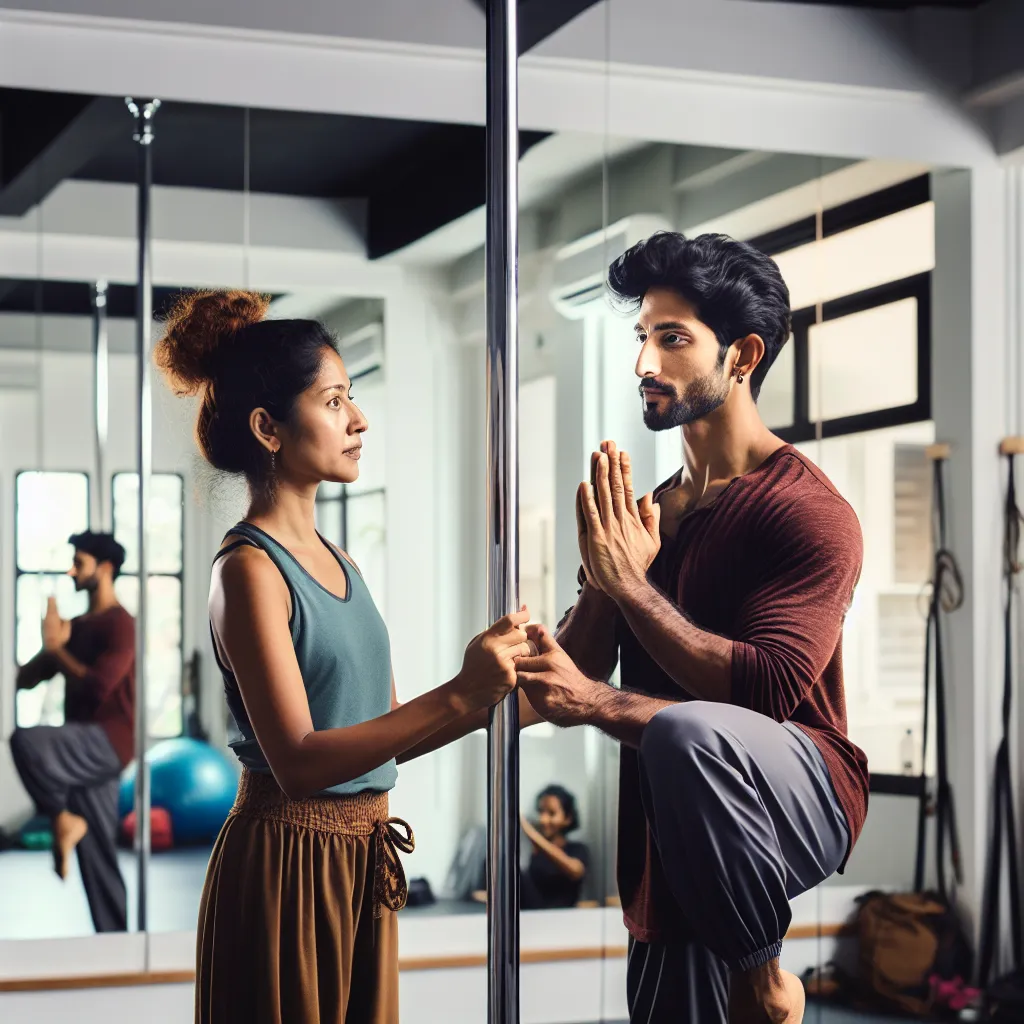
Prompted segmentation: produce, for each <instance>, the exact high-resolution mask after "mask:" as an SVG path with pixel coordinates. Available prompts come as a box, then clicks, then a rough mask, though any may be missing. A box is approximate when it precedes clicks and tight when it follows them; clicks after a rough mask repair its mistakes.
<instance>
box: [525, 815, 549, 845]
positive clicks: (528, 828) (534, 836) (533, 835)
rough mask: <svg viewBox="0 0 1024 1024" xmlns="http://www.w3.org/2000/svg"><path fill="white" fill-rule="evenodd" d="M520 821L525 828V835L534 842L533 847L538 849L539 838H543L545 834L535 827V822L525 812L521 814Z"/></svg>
mask: <svg viewBox="0 0 1024 1024" xmlns="http://www.w3.org/2000/svg"><path fill="white" fill-rule="evenodd" d="M519 823H520V825H522V828H523V835H524V836H526V838H527V839H529V840H530V842H531V843H532V844H533V848H534V849H537V840H538V839H543V836H541V834H540V833H539V832H538V831H537V829H536V828H535V827H534V825H533V822H532V821H530V820H529V818H527V817H526V815H525V814H520V815H519Z"/></svg>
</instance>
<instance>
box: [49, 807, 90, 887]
mask: <svg viewBox="0 0 1024 1024" xmlns="http://www.w3.org/2000/svg"><path fill="white" fill-rule="evenodd" d="M88 831H89V826H88V824H87V823H86V820H85V818H82V817H80V816H79V815H77V814H72V813H71V812H70V811H61V812H60V814H58V815H57V817H56V818H54V819H53V869H54V871H56V872H57V874H58V875H59V876H60V878H61V879H65V878H67V877H68V860H69V858H70V857H71V854H72V853H74V852H75V847H76V846H78V844H79V843H80V842H81V841H82V840H83V839H84V838H85V836H86V833H87V832H88Z"/></svg>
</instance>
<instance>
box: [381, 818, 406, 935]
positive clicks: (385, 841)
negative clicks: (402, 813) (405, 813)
mask: <svg viewBox="0 0 1024 1024" xmlns="http://www.w3.org/2000/svg"><path fill="white" fill-rule="evenodd" d="M399 829H404V830H405V834H404V835H403V834H402V832H400V831H399ZM375 832H376V844H377V857H376V860H377V864H376V870H375V876H376V877H375V878H374V890H375V891H374V896H375V897H376V898H375V899H374V901H373V904H374V906H373V916H374V917H380V915H381V909H382V908H383V907H387V908H388V910H394V911H397V910H401V909H402V907H404V906H405V901H406V900H407V899H408V897H409V883H408V882H407V881H406V878H405V868H404V867H403V866H402V860H401V858H400V857H399V856H398V854H399V852H401V853H412V852H413V850H414V849H416V837H415V836H414V835H413V834H412V829H411V828H410V827H409V824H408V822H405V821H403V820H402V819H401V818H386V819H384V820H383V821H378V822H377V825H376V828H375Z"/></svg>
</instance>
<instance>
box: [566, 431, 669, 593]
mask: <svg viewBox="0 0 1024 1024" xmlns="http://www.w3.org/2000/svg"><path fill="white" fill-rule="evenodd" d="M660 521H661V507H660V506H659V505H657V504H655V502H654V501H653V499H652V496H651V495H650V494H645V495H644V496H643V498H641V499H640V504H639V505H637V502H636V499H635V497H634V495H633V474H632V470H631V466H630V461H629V455H628V454H627V453H626V452H619V451H618V449H617V448H616V447H615V443H614V442H612V441H606V442H604V444H602V445H601V451H600V452H595V453H594V481H593V483H592V484H591V483H582V484H580V487H579V490H578V491H577V494H576V524H577V531H578V534H579V543H580V555H581V557H582V558H583V567H584V570H585V571H586V574H587V580H588V581H589V582H592V583H593V585H594V586H596V587H598V588H599V589H601V590H603V591H604V592H605V593H607V594H608V595H609V596H610V597H613V598H614V597H616V596H617V595H619V594H621V593H622V591H623V590H624V589H625V588H628V587H629V586H631V585H634V584H636V583H642V582H643V581H644V580H645V579H646V577H647V570H648V568H649V567H650V565H651V562H653V561H654V558H655V556H656V555H657V553H658V551H659V549H660V548H661V534H660V532H659V529H658V526H659V523H660Z"/></svg>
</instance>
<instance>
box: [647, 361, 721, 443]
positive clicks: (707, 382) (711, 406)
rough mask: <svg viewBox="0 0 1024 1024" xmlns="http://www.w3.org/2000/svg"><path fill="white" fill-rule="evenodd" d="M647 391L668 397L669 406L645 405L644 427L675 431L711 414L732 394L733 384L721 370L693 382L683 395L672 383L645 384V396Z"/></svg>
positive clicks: (713, 371)
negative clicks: (652, 385)
mask: <svg viewBox="0 0 1024 1024" xmlns="http://www.w3.org/2000/svg"><path fill="white" fill-rule="evenodd" d="M647 390H651V391H654V392H655V393H659V394H663V395H665V396H667V397H668V399H669V400H670V401H669V405H668V407H667V408H658V407H657V406H654V405H647V404H646V403H645V404H644V426H646V427H647V429H648V430H672V429H673V428H674V427H685V426H686V425H687V424H689V423H696V421H697V420H702V419H704V417H705V416H710V415H711V413H713V412H714V411H715V410H716V409H717V408H719V406H721V405H722V404H723V403H724V402H725V400H726V399H727V398H728V397H729V383H728V381H727V380H726V378H725V377H724V376H723V375H722V373H721V372H720V371H717V370H712V371H711V373H709V374H707V375H706V376H704V377H699V378H698V379H697V380H695V381H691V382H690V383H689V384H688V385H687V386H686V391H685V392H684V393H683V396H682V397H681V398H680V397H679V392H678V391H677V390H676V389H675V388H674V387H672V385H671V384H659V385H658V386H657V387H656V388H650V389H645V388H643V387H641V389H640V393H641V394H642V395H644V396H645V398H646V394H645V392H646V391H647Z"/></svg>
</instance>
